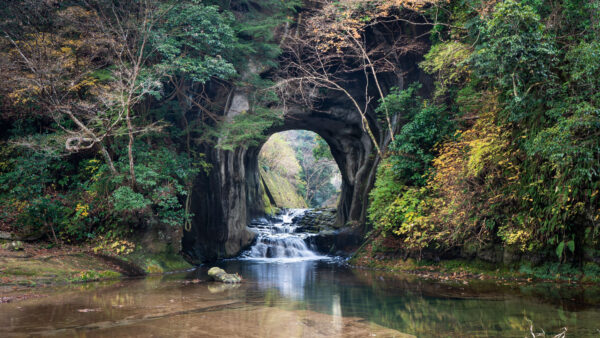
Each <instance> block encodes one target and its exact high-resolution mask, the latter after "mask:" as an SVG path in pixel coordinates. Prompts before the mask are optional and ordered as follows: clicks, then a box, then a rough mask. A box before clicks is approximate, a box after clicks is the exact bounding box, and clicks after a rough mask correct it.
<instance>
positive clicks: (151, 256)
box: [125, 250, 193, 274]
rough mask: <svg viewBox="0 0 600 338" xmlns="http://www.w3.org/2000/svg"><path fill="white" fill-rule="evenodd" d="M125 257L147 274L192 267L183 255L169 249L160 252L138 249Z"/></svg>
mask: <svg viewBox="0 0 600 338" xmlns="http://www.w3.org/2000/svg"><path fill="white" fill-rule="evenodd" d="M125 259H126V260H127V261H128V262H131V263H134V264H136V265H138V266H140V267H142V268H143V269H144V271H146V272H147V273H149V274H158V273H164V272H172V271H182V270H187V269H191V268H192V267H193V266H192V265H191V264H190V263H188V262H187V261H186V260H184V259H183V257H181V256H180V255H178V254H175V253H173V252H171V251H170V250H167V251H165V252H161V253H149V252H145V251H143V250H138V251H136V252H135V253H133V254H131V255H129V256H127V257H126V258H125Z"/></svg>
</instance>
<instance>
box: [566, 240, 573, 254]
mask: <svg viewBox="0 0 600 338" xmlns="http://www.w3.org/2000/svg"><path fill="white" fill-rule="evenodd" d="M567 247H568V248H569V250H571V252H575V241H574V240H570V241H568V242H567Z"/></svg>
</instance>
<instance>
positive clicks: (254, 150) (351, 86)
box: [183, 31, 430, 262]
mask: <svg viewBox="0 0 600 338" xmlns="http://www.w3.org/2000/svg"><path fill="white" fill-rule="evenodd" d="M421 33H422V32H416V31H415V32H413V34H415V35H418V34H421ZM377 38H378V36H377V34H376V33H374V35H373V39H374V40H377ZM390 48H391V47H390ZM420 59H421V58H420V56H415V55H406V56H404V57H402V58H401V64H400V67H399V69H401V70H402V71H400V72H394V73H389V74H382V75H381V76H380V78H379V81H380V83H381V85H382V87H383V90H385V91H386V92H387V90H389V88H391V87H393V86H397V87H400V88H403V87H405V86H406V84H408V83H411V82H413V81H416V80H419V81H420V82H421V83H426V84H427V83H429V82H430V81H428V80H427V79H425V78H424V75H423V73H422V72H421V71H420V70H419V69H418V67H417V66H416V65H417V63H418V62H419V61H420ZM345 84H346V87H347V88H346V89H347V91H348V92H349V93H350V94H351V95H352V96H353V97H355V98H357V100H358V101H359V102H360V104H361V105H363V106H365V102H364V101H362V102H361V101H360V100H361V99H360V98H364V97H365V88H368V90H369V91H370V93H369V96H371V97H378V94H377V92H376V91H375V88H371V87H370V86H369V85H368V84H367V83H366V81H365V78H364V73H363V72H362V71H360V72H357V73H356V74H349V75H348V78H347V79H346V81H345ZM428 89H429V88H424V91H427V90H428ZM248 96H249V95H248V93H246V92H245V91H244V90H243V88H238V89H237V90H235V91H234V93H233V96H232V98H231V101H230V102H231V104H230V106H229V108H228V109H227V110H226V113H225V118H226V119H228V118H232V116H235V115H237V114H240V113H241V112H243V111H244V110H247V109H248V107H250V104H249V100H248ZM366 117H367V119H368V120H369V124H370V125H371V129H372V131H373V134H374V137H375V138H376V139H377V140H379V144H380V145H386V144H387V143H389V141H390V140H389V139H388V137H389V132H387V131H386V130H385V129H384V127H383V126H382V125H381V124H380V123H379V121H378V118H377V116H376V114H375V112H374V111H372V110H371V109H367V116H366ZM293 129H304V130H309V131H313V132H315V133H317V134H318V135H320V136H321V137H322V138H323V139H324V140H325V141H326V142H327V144H328V145H329V147H330V149H331V153H332V155H333V157H334V159H335V161H336V162H337V164H338V166H339V168H340V172H341V175H342V187H341V195H340V201H339V204H338V206H337V213H336V215H337V219H336V225H337V226H348V227H351V228H353V229H354V231H355V232H356V233H362V232H363V231H364V223H365V219H366V210H367V203H368V194H369V191H370V190H371V188H372V186H373V183H374V180H375V172H376V167H377V164H378V163H379V161H380V157H379V156H378V155H377V152H376V148H375V147H374V145H373V142H372V141H371V139H370V137H369V135H368V134H367V133H366V132H365V130H364V129H363V126H362V119H361V116H360V114H359V113H358V112H357V110H356V109H355V108H354V106H353V105H352V103H350V102H349V100H347V99H346V98H345V97H344V96H343V95H340V93H339V92H335V91H330V92H328V93H327V95H326V97H325V98H324V99H323V100H321V102H320V104H319V107H318V109H313V110H311V109H308V108H306V107H304V106H293V105H292V106H289V105H288V106H287V107H286V109H285V114H284V120H283V123H282V124H280V125H278V126H276V127H273V128H271V129H269V130H267V132H266V134H267V136H268V135H271V134H274V133H277V132H281V131H286V130H293ZM202 150H203V151H204V152H205V153H206V155H207V158H206V160H207V161H208V162H210V163H211V164H212V170H211V171H210V173H209V174H208V175H206V176H203V177H200V178H199V179H198V180H197V182H196V184H195V186H194V189H193V193H192V208H191V209H192V210H191V212H193V213H194V218H193V226H192V229H191V231H190V232H186V233H184V238H183V252H184V253H185V254H186V256H187V257H188V258H189V259H190V260H191V261H193V262H202V261H210V260H214V259H218V258H225V257H232V256H235V255H237V254H238V253H239V252H240V251H241V250H242V249H244V248H245V247H247V246H249V245H250V244H251V243H252V241H253V240H254V238H255V235H254V234H253V233H252V232H251V231H250V230H248V228H247V227H246V225H247V224H248V223H249V221H250V219H251V218H252V217H254V216H258V215H261V214H264V205H263V191H262V188H261V180H260V174H259V166H258V154H259V150H260V147H240V148H237V149H235V150H233V151H227V150H222V149H217V148H209V147H207V148H206V149H202Z"/></svg>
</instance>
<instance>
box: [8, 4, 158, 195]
mask: <svg viewBox="0 0 600 338" xmlns="http://www.w3.org/2000/svg"><path fill="white" fill-rule="evenodd" d="M86 4H87V8H84V7H79V6H74V7H68V8H66V9H64V10H62V11H59V12H58V13H57V14H56V15H58V16H59V19H57V22H58V25H59V26H60V27H57V29H54V30H53V31H35V32H33V33H31V34H29V35H22V36H20V37H13V35H12V34H11V33H9V32H6V31H5V32H3V33H4V34H3V35H4V38H5V39H6V41H8V42H9V45H10V47H11V49H10V51H9V52H8V53H7V54H8V57H9V58H10V61H9V62H8V63H7V64H6V67H7V68H8V69H7V70H8V71H9V73H10V74H11V77H12V79H11V81H12V83H11V88H13V91H12V92H11V93H10V95H9V96H10V97H11V98H12V99H13V100H14V101H16V102H17V103H19V101H22V102H21V103H27V101H35V104H37V105H39V106H40V109H39V112H40V114H42V115H43V116H45V117H49V118H51V119H52V120H53V121H54V122H55V123H56V125H57V126H58V127H59V128H60V129H61V130H62V131H63V132H64V135H65V136H64V145H65V149H66V150H67V151H68V152H79V151H82V150H86V149H92V148H96V147H97V148H98V149H99V150H100V152H101V153H102V155H103V157H104V159H105V161H106V163H107V165H108V167H109V169H110V171H111V172H112V173H113V174H115V173H116V172H117V171H116V168H115V166H114V161H113V159H112V157H111V153H110V151H109V145H110V143H111V141H110V140H111V139H112V138H114V137H117V136H124V135H127V136H128V138H129V143H128V157H129V171H130V175H131V180H132V185H135V171H134V161H133V141H134V137H135V135H136V134H142V133H147V132H150V131H159V130H160V129H161V128H162V126H161V125H160V124H157V123H153V124H146V125H139V126H135V125H134V123H133V119H134V117H133V113H134V111H135V106H136V105H137V104H139V103H140V102H141V101H142V100H144V98H145V97H146V96H147V95H148V94H149V93H151V92H154V91H157V90H159V89H160V85H161V84H160V82H159V81H158V78H159V77H160V74H158V73H156V72H154V73H153V70H152V69H150V68H148V67H146V68H145V67H144V65H145V64H146V63H147V59H148V57H149V55H151V54H152V51H151V50H149V48H147V43H148V39H149V35H150V34H151V32H152V29H153V27H154V25H155V23H156V21H157V20H158V18H159V17H160V15H161V13H162V12H161V11H159V10H158V8H157V7H156V5H155V4H154V3H153V2H150V1H143V2H140V3H139V6H136V7H135V8H127V9H126V10H125V9H122V8H121V9H119V8H115V7H114V5H113V6H111V7H108V8H105V7H101V6H100V5H101V4H100V2H94V3H92V2H86ZM73 31H76V32H78V33H79V34H78V36H79V40H74V39H73V38H71V36H70V34H71V32H73ZM107 66H109V69H110V71H108V72H106V71H104V72H103V73H102V75H101V76H99V75H98V74H99V72H100V70H101V69H106V67H107ZM123 124H125V126H123Z"/></svg>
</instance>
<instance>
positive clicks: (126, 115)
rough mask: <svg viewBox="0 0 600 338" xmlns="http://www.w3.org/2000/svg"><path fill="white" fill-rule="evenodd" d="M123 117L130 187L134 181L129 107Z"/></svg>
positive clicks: (133, 184) (131, 127) (133, 186)
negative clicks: (125, 123)
mask: <svg viewBox="0 0 600 338" xmlns="http://www.w3.org/2000/svg"><path fill="white" fill-rule="evenodd" d="M125 119H126V121H127V131H128V134H129V144H128V145H127V156H128V157H129V174H130V175H131V187H132V188H135V185H136V182H135V169H134V162H133V126H132V124H131V116H130V115H129V109H127V113H126V114H125Z"/></svg>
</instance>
